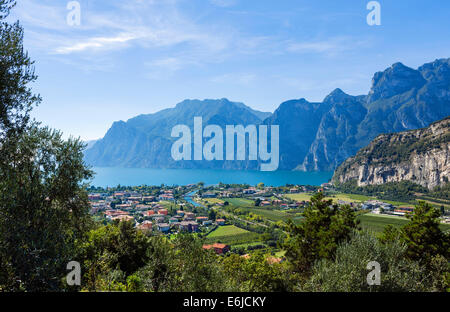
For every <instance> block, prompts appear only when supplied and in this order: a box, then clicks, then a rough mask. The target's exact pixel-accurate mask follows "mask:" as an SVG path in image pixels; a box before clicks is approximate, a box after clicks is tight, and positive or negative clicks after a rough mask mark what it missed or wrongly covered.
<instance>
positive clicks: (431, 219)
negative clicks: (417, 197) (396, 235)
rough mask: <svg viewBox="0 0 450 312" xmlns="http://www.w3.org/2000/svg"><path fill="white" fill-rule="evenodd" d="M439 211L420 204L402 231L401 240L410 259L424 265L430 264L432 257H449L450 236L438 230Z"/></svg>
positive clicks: (423, 203) (422, 203) (428, 205)
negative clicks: (406, 247)
mask: <svg viewBox="0 0 450 312" xmlns="http://www.w3.org/2000/svg"><path fill="white" fill-rule="evenodd" d="M439 217H440V211H439V210H438V209H436V208H434V207H433V206H431V205H430V204H428V203H425V202H420V203H419V205H417V206H416V208H415V209H414V214H411V215H408V218H409V219H410V220H411V222H410V223H408V224H406V225H405V226H404V227H403V229H402V240H403V241H404V242H405V243H406V245H407V246H408V249H407V252H406V254H407V255H408V257H409V258H410V259H413V260H417V261H420V262H421V263H424V264H427V265H428V264H429V263H431V260H432V258H433V257H434V256H437V255H442V256H444V257H445V258H447V259H448V258H449V257H450V250H449V248H450V236H449V235H446V234H444V233H443V232H442V231H441V230H440V228H439Z"/></svg>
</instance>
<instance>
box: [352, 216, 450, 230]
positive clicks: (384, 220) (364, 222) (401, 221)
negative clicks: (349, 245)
mask: <svg viewBox="0 0 450 312" xmlns="http://www.w3.org/2000/svg"><path fill="white" fill-rule="evenodd" d="M358 219H359V220H360V221H361V223H360V225H361V227H362V228H363V229H366V230H369V231H373V232H376V233H379V232H382V231H383V230H384V228H385V227H386V226H387V225H389V224H390V225H393V226H394V227H396V228H399V227H401V226H403V225H405V224H406V223H408V222H409V220H408V219H406V218H404V217H397V216H385V215H376V214H372V213H366V214H363V215H360V216H358ZM440 228H441V230H442V231H444V232H445V231H449V230H450V225H449V224H441V225H440Z"/></svg>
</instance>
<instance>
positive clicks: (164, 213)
mask: <svg viewBox="0 0 450 312" xmlns="http://www.w3.org/2000/svg"><path fill="white" fill-rule="evenodd" d="M158 213H159V214H162V215H165V216H167V215H168V214H169V211H167V209H160V210H158Z"/></svg>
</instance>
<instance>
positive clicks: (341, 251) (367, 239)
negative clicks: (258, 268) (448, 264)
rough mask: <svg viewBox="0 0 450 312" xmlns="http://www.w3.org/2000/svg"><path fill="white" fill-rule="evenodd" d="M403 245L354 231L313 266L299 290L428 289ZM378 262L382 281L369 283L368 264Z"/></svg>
mask: <svg viewBox="0 0 450 312" xmlns="http://www.w3.org/2000/svg"><path fill="white" fill-rule="evenodd" d="M406 250H407V247H406V245H404V244H402V243H400V242H398V241H394V242H390V243H388V244H381V243H380V242H379V241H378V240H377V239H376V238H375V237H374V236H373V235H371V234H369V233H367V232H363V233H358V232H355V233H354V235H353V237H352V239H351V240H350V241H349V242H345V243H342V244H341V245H339V247H338V248H337V250H336V256H335V258H334V259H333V260H332V259H323V260H321V261H319V262H317V263H316V264H315V265H314V268H313V272H312V275H311V277H310V279H309V280H308V281H307V282H306V283H305V284H304V285H303V286H302V287H301V290H302V291H320V292H323V291H325V292H329V291H332V292H360V291H363V292H365V291H381V292H387V291H388V292H403V291H427V290H431V285H432V281H431V279H430V278H429V276H427V274H426V273H425V272H424V271H423V269H422V267H421V266H420V265H419V263H418V262H415V261H412V260H409V259H407V257H406ZM371 261H377V262H378V263H379V264H380V266H381V284H380V285H368V283H367V275H368V273H369V272H370V270H368V269H367V265H368V263H369V262H371Z"/></svg>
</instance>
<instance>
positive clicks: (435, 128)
mask: <svg viewBox="0 0 450 312" xmlns="http://www.w3.org/2000/svg"><path fill="white" fill-rule="evenodd" d="M449 178H450V116H449V117H447V118H445V119H444V120H441V121H438V122H434V123H432V124H431V125H430V126H429V127H427V128H423V129H418V130H411V131H405V132H399V133H393V134H382V135H379V136H378V137H377V138H375V140H373V141H372V142H371V143H370V144H369V145H368V146H367V147H365V148H363V149H361V150H360V151H359V152H358V153H357V154H356V156H354V157H351V158H349V159H347V160H346V161H345V162H344V163H343V164H342V165H341V166H339V167H338V169H337V170H336V171H335V174H334V176H333V182H334V183H337V184H339V183H346V182H351V181H356V182H357V184H358V186H366V185H373V184H383V183H387V182H399V181H405V180H407V181H411V182H414V183H417V184H420V185H422V186H424V187H428V188H430V189H431V188H434V187H436V186H439V185H442V184H443V183H447V182H448V180H449Z"/></svg>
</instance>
